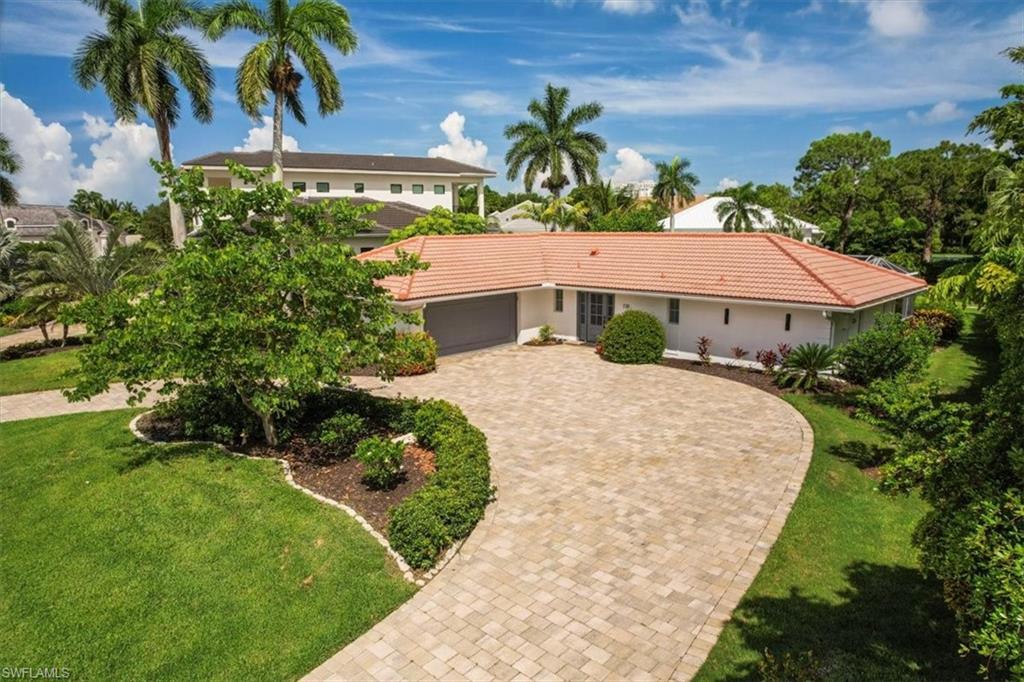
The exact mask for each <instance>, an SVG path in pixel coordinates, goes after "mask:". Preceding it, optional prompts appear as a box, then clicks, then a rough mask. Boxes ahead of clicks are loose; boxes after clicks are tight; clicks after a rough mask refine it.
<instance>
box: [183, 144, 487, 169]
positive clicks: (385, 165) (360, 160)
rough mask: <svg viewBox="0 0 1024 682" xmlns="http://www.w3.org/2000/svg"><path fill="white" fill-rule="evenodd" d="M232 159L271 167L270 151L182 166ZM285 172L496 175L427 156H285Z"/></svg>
mask: <svg viewBox="0 0 1024 682" xmlns="http://www.w3.org/2000/svg"><path fill="white" fill-rule="evenodd" d="M226 159H231V160H232V161H234V162H236V163H240V164H242V165H243V166H247V167H249V168H266V167H268V166H270V165H271V163H272V161H271V153H270V151H269V150H265V151H258V152H213V153H212V154H206V155H204V156H198V157H196V158H194V159H190V160H188V161H186V162H185V163H183V164H182V165H183V166H224V165H225V160H226ZM284 167H285V168H312V169H316V170H334V169H343V170H354V171H380V172H391V173H448V174H452V175H459V174H463V173H465V174H471V175H494V171H492V170H487V169H486V168H480V167H478V166H470V165H469V164H467V163H459V162H458V161H452V160H451V159H439V158H429V157H425V156H377V155H373V154H324V153H319V152H284Z"/></svg>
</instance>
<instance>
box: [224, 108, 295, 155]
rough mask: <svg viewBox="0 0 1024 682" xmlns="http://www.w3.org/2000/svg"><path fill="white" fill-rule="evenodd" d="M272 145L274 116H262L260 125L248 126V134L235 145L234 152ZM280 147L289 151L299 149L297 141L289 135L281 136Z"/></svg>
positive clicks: (254, 150) (252, 150)
mask: <svg viewBox="0 0 1024 682" xmlns="http://www.w3.org/2000/svg"><path fill="white" fill-rule="evenodd" d="M273 147H274V118H273V117H272V116H264V117H263V123H262V124H261V125H258V126H255V127H253V128H249V134H248V135H246V136H245V140H244V141H243V142H242V145H241V146H240V147H235V151H236V152H256V151H259V150H261V149H272V148H273ZM281 148H282V149H284V150H285V151H289V152H297V151H299V141H298V140H296V139H295V138H294V137H292V136H291V135H282V136H281Z"/></svg>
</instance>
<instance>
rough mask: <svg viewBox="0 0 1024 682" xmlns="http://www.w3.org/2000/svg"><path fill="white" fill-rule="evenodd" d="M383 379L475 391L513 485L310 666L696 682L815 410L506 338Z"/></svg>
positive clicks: (473, 400)
mask: <svg viewBox="0 0 1024 682" xmlns="http://www.w3.org/2000/svg"><path fill="white" fill-rule="evenodd" d="M378 392H380V393H386V394H396V393H402V394H404V395H416V396H420V397H439V398H444V399H446V400H450V401H452V402H454V403H457V404H458V405H459V406H460V407H462V409H463V410H464V411H465V413H466V415H467V416H468V417H469V419H470V420H471V421H472V422H473V423H474V424H476V425H477V426H479V427H480V428H481V429H483V431H484V432H485V433H486V434H487V438H488V442H489V444H490V451H491V459H492V471H493V473H494V482H495V484H496V485H497V486H498V493H497V500H496V502H494V503H493V504H492V505H491V506H490V508H489V510H488V513H487V517H486V518H485V519H484V521H482V522H481V523H480V525H479V526H478V527H477V528H476V530H475V531H474V532H473V534H472V535H471V536H470V537H469V539H468V540H467V541H466V543H465V544H464V545H463V547H462V550H461V552H460V553H459V554H458V555H457V556H456V557H455V558H454V559H453V560H452V561H451V563H450V564H449V565H448V566H447V567H446V568H444V569H443V570H442V571H441V572H440V574H439V575H438V576H437V577H436V578H434V580H432V581H431V582H430V583H429V584H427V586H426V587H424V588H423V589H422V590H421V591H420V592H418V593H417V594H416V595H415V596H414V597H413V598H412V599H410V600H409V601H408V602H406V603H405V604H404V605H403V606H402V607H400V608H399V609H398V610H396V611H395V612H394V613H392V614H391V615H389V616H388V617H387V618H385V619H384V620H383V621H381V622H380V623H378V624H377V625H376V626H375V627H374V628H373V629H372V630H370V631H369V632H367V633H366V634H364V635H363V636H362V637H360V638H359V639H358V640H356V641H354V642H352V643H351V644H350V645H349V646H347V647H346V648H345V649H343V650H342V651H341V652H339V653H338V654H336V655H335V656H333V657H332V658H331V659H329V660H328V661H326V662H325V663H324V664H323V665H322V666H320V667H319V668H317V669H316V670H314V671H313V672H312V673H311V674H310V679H372V678H377V679H388V680H393V679H398V678H404V679H430V678H437V679H453V678H469V679H511V678H514V677H516V676H520V677H526V678H532V679H556V678H566V679H581V678H588V679H603V678H612V679H670V678H678V679H686V678H689V677H691V676H692V675H693V674H694V673H695V672H696V670H697V668H699V667H700V664H701V663H702V662H703V660H704V658H705V657H706V656H707V653H708V651H709V650H710V649H711V647H712V645H713V644H714V642H715V640H716V638H717V637H718V633H719V631H720V630H721V627H722V625H723V624H724V622H725V621H726V620H727V619H728V617H729V614H730V613H731V612H732V609H733V608H734V607H735V606H736V604H737V603H738V601H739V599H740V597H742V595H743V593H744V591H745V590H746V588H747V587H748V586H749V585H750V583H751V581H752V580H753V578H754V576H755V575H756V573H757V570H758V569H759V568H760V566H761V564H762V563H763V561H764V559H765V557H766V556H767V554H768V551H769V549H770V547H771V545H772V543H773V542H774V540H775V538H776V537H777V536H778V533H779V531H780V530H781V529H782V525H783V524H784V523H785V519H786V515H787V514H788V513H789V509H790V507H791V505H792V503H793V500H794V499H795V498H796V495H797V492H798V491H799V488H800V484H801V482H802V481H803V476H804V473H805V471H806V469H807V465H808V462H809V461H810V455H811V446H812V433H811V429H810V426H809V425H808V424H807V422H806V421H804V419H803V417H801V416H800V414H799V413H798V412H796V410H794V409H793V408H792V407H790V406H789V405H788V404H786V403H785V402H783V401H782V400H779V399H777V398H775V397H773V396H771V395H769V394H767V393H764V392H762V391H758V390H756V389H754V388H751V387H748V386H745V385H742V384H738V383H735V382H731V381H727V380H724V379H718V378H715V377H709V376H705V375H702V374H697V373H694V372H686V371H682V370H679V369H672V368H668V367H662V366H655V365H643V366H625V365H614V364H611V363H606V362H603V361H601V360H600V359H599V358H597V356H596V355H595V354H594V352H593V350H592V349H590V348H583V347H577V346H568V345H564V346H552V347H543V348H531V347H523V346H507V347H502V348H498V349H494V350H489V351H483V352H477V353H470V354H466V355H461V356H454V357H451V358H444V359H442V360H441V361H440V362H439V369H438V371H437V372H436V373H434V374H430V375H425V376H421V377H411V378H405V379H400V380H398V381H396V382H395V383H394V384H392V385H389V386H387V387H386V388H382V389H379V391H378Z"/></svg>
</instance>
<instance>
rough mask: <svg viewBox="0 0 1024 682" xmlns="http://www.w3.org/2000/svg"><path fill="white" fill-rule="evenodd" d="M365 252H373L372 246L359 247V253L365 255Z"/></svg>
mask: <svg viewBox="0 0 1024 682" xmlns="http://www.w3.org/2000/svg"><path fill="white" fill-rule="evenodd" d="M367 251H373V247H372V246H360V247H359V253H366V252H367Z"/></svg>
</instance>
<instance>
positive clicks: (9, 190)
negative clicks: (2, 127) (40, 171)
mask: <svg viewBox="0 0 1024 682" xmlns="http://www.w3.org/2000/svg"><path fill="white" fill-rule="evenodd" d="M19 170H21V159H20V158H18V155H17V154H15V153H14V150H12V149H11V141H10V140H8V139H7V136H6V135H4V134H3V133H0V173H9V174H11V175H14V174H15V173H17V172H18V171H19ZM16 203H18V190H16V189H14V183H13V182H12V181H11V179H10V178H9V177H7V176H6V175H0V206H10V205H11V204H16Z"/></svg>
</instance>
